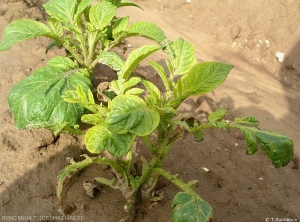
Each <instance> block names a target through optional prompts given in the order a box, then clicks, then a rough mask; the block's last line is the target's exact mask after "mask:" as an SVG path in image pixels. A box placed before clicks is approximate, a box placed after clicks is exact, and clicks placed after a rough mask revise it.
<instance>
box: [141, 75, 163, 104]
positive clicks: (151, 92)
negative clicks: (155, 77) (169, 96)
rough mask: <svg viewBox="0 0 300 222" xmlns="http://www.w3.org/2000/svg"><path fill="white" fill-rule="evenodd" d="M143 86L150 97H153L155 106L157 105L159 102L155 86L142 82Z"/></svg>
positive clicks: (158, 92) (157, 90)
mask: <svg viewBox="0 0 300 222" xmlns="http://www.w3.org/2000/svg"><path fill="white" fill-rule="evenodd" d="M142 83H143V85H144V86H145V87H146V89H147V91H148V93H149V95H150V96H153V97H154V98H155V104H158V103H159V102H160V100H161V99H160V98H161V95H160V91H159V89H158V88H157V87H156V85H154V84H153V83H152V82H149V81H147V80H142Z"/></svg>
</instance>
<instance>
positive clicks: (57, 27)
mask: <svg viewBox="0 0 300 222" xmlns="http://www.w3.org/2000/svg"><path fill="white" fill-rule="evenodd" d="M48 24H49V26H50V28H51V29H52V31H53V32H54V33H55V34H56V35H57V36H58V37H61V36H62V35H63V34H64V29H63V26H62V24H61V23H60V22H59V21H58V20H57V19H55V18H48Z"/></svg>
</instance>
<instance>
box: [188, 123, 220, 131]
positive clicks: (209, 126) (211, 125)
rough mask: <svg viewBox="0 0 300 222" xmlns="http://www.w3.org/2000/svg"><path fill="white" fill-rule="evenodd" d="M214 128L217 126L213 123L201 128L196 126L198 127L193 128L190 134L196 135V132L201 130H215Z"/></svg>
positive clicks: (203, 125) (202, 125) (205, 124)
mask: <svg viewBox="0 0 300 222" xmlns="http://www.w3.org/2000/svg"><path fill="white" fill-rule="evenodd" d="M214 127H215V126H214V125H213V124H211V123H204V124H201V125H200V126H196V127H193V128H191V129H190V132H191V133H195V132H197V131H200V130H204V129H209V128H214Z"/></svg>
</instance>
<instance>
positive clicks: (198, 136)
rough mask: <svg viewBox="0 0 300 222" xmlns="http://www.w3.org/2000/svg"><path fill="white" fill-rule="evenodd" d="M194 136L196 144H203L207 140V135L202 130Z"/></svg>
mask: <svg viewBox="0 0 300 222" xmlns="http://www.w3.org/2000/svg"><path fill="white" fill-rule="evenodd" d="M193 135H194V140H195V141H196V142H201V141H203V140H204V138H205V133H204V131H203V130H202V129H201V130H198V131H197V132H194V133H193Z"/></svg>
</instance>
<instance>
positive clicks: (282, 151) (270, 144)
mask: <svg viewBox="0 0 300 222" xmlns="http://www.w3.org/2000/svg"><path fill="white" fill-rule="evenodd" d="M255 136H256V138H257V139H258V141H259V142H260V145H261V148H262V149H263V150H264V151H265V152H266V153H267V155H268V157H269V158H270V159H271V160H272V163H273V165H274V166H275V167H276V168H279V167H282V166H286V165H288V164H289V162H290V161H291V159H292V157H293V155H294V142H293V141H292V140H291V139H290V138H288V137H287V136H284V135H282V134H279V133H277V132H273V131H270V132H264V131H256V132H255Z"/></svg>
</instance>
